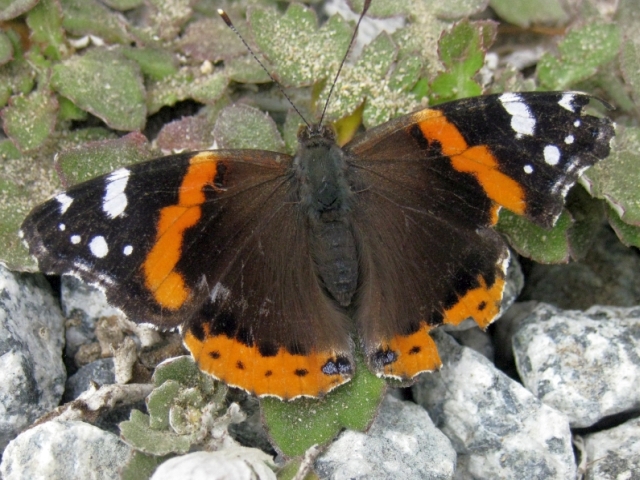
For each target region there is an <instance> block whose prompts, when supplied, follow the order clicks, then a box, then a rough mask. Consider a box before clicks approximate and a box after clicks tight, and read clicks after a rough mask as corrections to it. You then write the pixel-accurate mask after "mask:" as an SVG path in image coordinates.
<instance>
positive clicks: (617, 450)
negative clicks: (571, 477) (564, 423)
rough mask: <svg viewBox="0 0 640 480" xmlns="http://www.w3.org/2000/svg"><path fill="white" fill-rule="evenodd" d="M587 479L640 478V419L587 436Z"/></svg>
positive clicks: (585, 440) (618, 479) (620, 479)
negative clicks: (639, 476) (639, 474)
mask: <svg viewBox="0 0 640 480" xmlns="http://www.w3.org/2000/svg"><path fill="white" fill-rule="evenodd" d="M584 446H585V452H586V459H585V462H584V464H585V465H586V472H584V473H586V475H585V480H622V479H629V480H631V479H634V478H638V473H639V472H640V419H638V418H636V419H633V420H630V421H628V422H626V423H623V424H622V425H619V426H617V427H615V428H612V429H610V430H605V431H602V432H598V433H594V434H591V435H586V436H585V437H584Z"/></svg>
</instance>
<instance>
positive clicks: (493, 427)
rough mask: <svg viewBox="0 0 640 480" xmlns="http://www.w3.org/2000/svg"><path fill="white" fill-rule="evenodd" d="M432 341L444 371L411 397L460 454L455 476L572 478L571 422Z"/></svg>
mask: <svg viewBox="0 0 640 480" xmlns="http://www.w3.org/2000/svg"><path fill="white" fill-rule="evenodd" d="M433 337H434V340H436V343H437V344H438V350H439V352H440V357H441V358H442V361H443V366H442V368H441V369H440V370H439V371H438V372H435V373H432V374H425V375H423V376H422V377H421V378H420V379H419V381H418V382H417V383H416V384H415V385H414V386H413V394H414V398H415V400H416V402H417V403H418V404H419V405H422V406H423V407H425V408H426V409H427V411H428V412H429V415H430V416H431V418H432V419H433V421H434V423H435V424H436V425H437V426H438V427H439V428H440V429H441V430H442V431H443V432H444V434H445V435H446V436H447V437H448V438H449V440H450V441H451V443H452V444H453V447H454V448H455V450H456V452H457V453H458V462H457V471H456V478H458V479H467V478H469V479H470V478H518V479H522V480H524V479H536V480H537V479H540V478H545V479H547V478H549V479H551V478H552V479H571V480H573V479H574V478H575V475H576V467H575V463H574V456H573V449H572V445H571V432H570V430H569V422H568V420H567V418H566V417H565V416H564V415H563V414H561V413H560V412H557V411H556V410H554V409H552V408H550V407H548V406H546V405H544V404H543V403H541V402H540V401H539V400H538V399H537V398H535V397H534V396H533V395H532V394H531V393H530V392H529V391H528V390H526V389H525V388H524V387H522V385H520V384H519V383H517V382H514V381H513V380H511V379H510V378H509V377H507V376H506V375H505V374H504V373H502V372H501V371H499V370H497V369H496V368H495V367H494V366H493V364H492V363H491V362H489V361H488V360H487V359H486V358H485V357H484V356H482V355H480V354H479V353H477V352H475V351H473V350H472V349H470V348H466V347H462V346H460V345H458V344H457V343H456V342H455V340H453V339H452V338H451V337H450V336H448V335H447V334H446V333H444V332H442V331H437V330H436V331H435V332H434V333H433Z"/></svg>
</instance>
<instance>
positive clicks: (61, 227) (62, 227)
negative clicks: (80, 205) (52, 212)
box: [58, 223, 67, 232]
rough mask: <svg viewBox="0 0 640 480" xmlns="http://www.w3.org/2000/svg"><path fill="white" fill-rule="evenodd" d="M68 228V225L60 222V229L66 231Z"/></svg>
mask: <svg viewBox="0 0 640 480" xmlns="http://www.w3.org/2000/svg"><path fill="white" fill-rule="evenodd" d="M66 229H67V226H66V225H65V224H64V223H60V224H58V230H60V231H61V232H64V231H65V230H66Z"/></svg>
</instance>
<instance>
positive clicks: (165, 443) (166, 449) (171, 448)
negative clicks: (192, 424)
mask: <svg viewBox="0 0 640 480" xmlns="http://www.w3.org/2000/svg"><path fill="white" fill-rule="evenodd" d="M119 426H120V435H121V436H122V438H123V439H124V440H125V441H126V442H127V443H128V444H129V445H131V446H132V447H134V448H135V449H136V450H138V451H140V452H143V453H148V454H151V455H156V456H164V455H169V454H170V453H178V454H182V453H187V452H188V451H189V449H190V448H191V438H190V437H188V436H183V435H177V434H175V433H173V432H170V431H167V430H153V429H151V428H149V415H145V414H144V413H142V412H140V411H138V410H131V414H130V416H129V420H126V421H124V422H121V423H120V425H119Z"/></svg>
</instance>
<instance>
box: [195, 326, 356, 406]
mask: <svg viewBox="0 0 640 480" xmlns="http://www.w3.org/2000/svg"><path fill="white" fill-rule="evenodd" d="M205 332H206V334H205V340H204V341H203V342H201V341H200V340H198V338H197V337H195V336H194V335H193V334H192V333H191V332H190V331H188V330H187V331H186V333H185V335H184V343H185V345H186V346H187V348H188V349H189V350H190V351H191V353H192V355H193V357H194V358H195V360H196V362H198V366H199V367H200V369H201V370H203V371H205V372H207V373H209V374H210V375H213V376H214V377H215V378H217V379H219V380H221V381H223V382H224V383H226V384H228V385H231V386H234V387H239V388H242V389H244V390H246V391H248V392H250V393H252V394H254V395H258V396H267V395H268V396H275V397H278V398H280V399H283V400H291V399H293V398H296V397H300V396H309V397H319V396H322V395H324V394H325V393H327V392H329V391H330V390H332V389H334V388H335V387H337V386H339V385H342V384H343V383H346V382H348V381H349V380H350V378H351V377H350V376H348V375H342V374H334V375H327V374H325V373H323V372H322V367H323V366H324V365H325V364H326V363H327V362H328V361H329V360H331V359H335V354H334V353H332V352H315V353H312V354H310V355H292V354H290V353H288V352H287V351H286V350H285V349H284V348H280V350H279V351H278V353H277V354H276V355H274V356H270V357H264V356H262V355H261V354H260V351H259V350H258V348H257V347H255V346H254V347H249V346H247V345H245V344H243V343H241V342H239V341H237V340H235V339H232V338H229V337H227V336H226V335H210V334H209V332H208V329H207V326H206V325H205Z"/></svg>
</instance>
